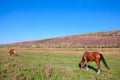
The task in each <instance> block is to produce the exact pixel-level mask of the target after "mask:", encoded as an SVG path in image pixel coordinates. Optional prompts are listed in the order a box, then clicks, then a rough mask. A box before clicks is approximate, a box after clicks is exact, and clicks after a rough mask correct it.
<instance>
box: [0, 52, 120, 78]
mask: <svg viewBox="0 0 120 80" xmlns="http://www.w3.org/2000/svg"><path fill="white" fill-rule="evenodd" d="M81 57H82V56H81V55H69V54H47V52H46V53H34V52H27V53H24V52H22V53H19V56H9V54H8V53H7V52H4V51H0V80H120V56H119V55H118V56H115V55H114V56H105V60H106V62H107V63H108V65H109V66H110V70H109V71H108V70H107V69H106V68H105V67H104V65H103V64H102V62H101V73H100V74H99V75H97V74H96V72H95V71H94V70H92V69H89V70H88V72H86V71H85V70H80V69H79V67H78V63H79V62H80V61H81ZM89 65H91V66H93V67H94V68H97V66H96V64H95V63H94V62H90V63H89Z"/></svg>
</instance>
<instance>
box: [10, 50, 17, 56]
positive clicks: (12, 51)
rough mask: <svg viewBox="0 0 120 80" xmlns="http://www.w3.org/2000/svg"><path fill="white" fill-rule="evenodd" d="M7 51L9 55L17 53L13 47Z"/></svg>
mask: <svg viewBox="0 0 120 80" xmlns="http://www.w3.org/2000/svg"><path fill="white" fill-rule="evenodd" d="M9 53H10V55H17V53H16V51H15V50H14V49H10V51H9Z"/></svg>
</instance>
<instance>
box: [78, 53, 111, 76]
mask: <svg viewBox="0 0 120 80" xmlns="http://www.w3.org/2000/svg"><path fill="white" fill-rule="evenodd" d="M101 60H102V62H103V64H104V66H105V67H106V68H107V69H108V70H109V69H110V68H109V66H108V65H107V63H106V61H105V59H104V57H103V55H102V54H101V53H99V52H85V53H84V54H83V57H82V60H81V63H79V67H80V68H84V67H85V65H84V63H86V68H87V71H88V62H89V61H95V62H96V64H97V67H98V71H97V74H99V73H100V61H101Z"/></svg>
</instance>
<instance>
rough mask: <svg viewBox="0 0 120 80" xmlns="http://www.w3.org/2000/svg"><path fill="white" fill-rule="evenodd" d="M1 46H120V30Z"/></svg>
mask: <svg viewBox="0 0 120 80" xmlns="http://www.w3.org/2000/svg"><path fill="white" fill-rule="evenodd" d="M0 47H19V48H23V47H34V48H83V47H120V30H117V31H109V32H96V33H89V34H82V35H73V36H66V37H59V38H51V39H44V40H34V41H25V42H18V43H14V44H5V45H1V46H0Z"/></svg>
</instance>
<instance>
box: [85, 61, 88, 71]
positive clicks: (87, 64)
mask: <svg viewBox="0 0 120 80" xmlns="http://www.w3.org/2000/svg"><path fill="white" fill-rule="evenodd" d="M85 62H86V71H88V61H87V60H86V61H85Z"/></svg>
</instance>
